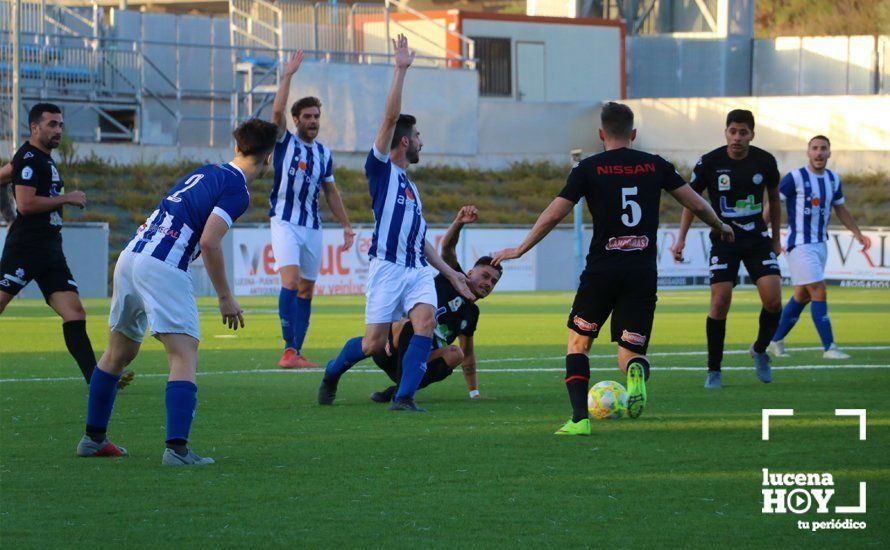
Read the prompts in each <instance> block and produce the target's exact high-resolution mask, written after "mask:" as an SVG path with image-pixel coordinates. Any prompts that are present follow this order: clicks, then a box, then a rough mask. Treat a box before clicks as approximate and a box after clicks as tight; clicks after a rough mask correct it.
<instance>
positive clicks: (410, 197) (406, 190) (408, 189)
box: [405, 186, 414, 202]
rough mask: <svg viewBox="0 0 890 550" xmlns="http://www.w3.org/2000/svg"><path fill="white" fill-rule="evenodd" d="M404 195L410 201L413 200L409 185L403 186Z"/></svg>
mask: <svg viewBox="0 0 890 550" xmlns="http://www.w3.org/2000/svg"><path fill="white" fill-rule="evenodd" d="M405 197H407V199H408V200H409V201H411V202H414V193H412V192H411V188H410V187H407V186H406V187H405Z"/></svg>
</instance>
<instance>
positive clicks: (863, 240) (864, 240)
mask: <svg viewBox="0 0 890 550" xmlns="http://www.w3.org/2000/svg"><path fill="white" fill-rule="evenodd" d="M856 242H857V243H859V244H860V245H861V246H862V250H868V248H869V247H870V246H871V240H869V238H868V237H866V236H865V235H863V234H862V233H859V234H858V235H856Z"/></svg>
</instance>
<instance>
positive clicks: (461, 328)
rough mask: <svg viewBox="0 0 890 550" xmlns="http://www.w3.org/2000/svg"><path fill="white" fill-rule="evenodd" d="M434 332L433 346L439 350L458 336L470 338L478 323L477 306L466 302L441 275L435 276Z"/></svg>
mask: <svg viewBox="0 0 890 550" xmlns="http://www.w3.org/2000/svg"><path fill="white" fill-rule="evenodd" d="M436 301H437V302H438V304H439V307H438V308H437V309H436V330H435V332H434V336H435V341H434V342H433V346H434V347H435V348H441V347H443V346H447V345H449V344H451V343H452V342H454V340H455V339H456V338H457V337H458V336H460V335H464V336H472V335H473V333H474V332H476V324H477V323H478V322H479V306H477V305H476V304H475V303H473V302H471V301H469V300H467V299H466V298H464V297H463V296H461V295H460V293H459V292H458V291H457V289H455V288H454V286H452V284H451V283H450V282H449V281H448V279H446V278H445V277H444V276H443V275H437V276H436Z"/></svg>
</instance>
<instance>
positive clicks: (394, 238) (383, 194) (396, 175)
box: [365, 147, 427, 267]
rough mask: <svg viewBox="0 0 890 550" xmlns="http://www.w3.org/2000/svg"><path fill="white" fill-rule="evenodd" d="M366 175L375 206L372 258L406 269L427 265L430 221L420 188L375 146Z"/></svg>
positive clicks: (369, 252) (369, 155) (370, 155)
mask: <svg viewBox="0 0 890 550" xmlns="http://www.w3.org/2000/svg"><path fill="white" fill-rule="evenodd" d="M365 176H367V178H368V187H369V189H370V191H371V200H372V202H373V207H374V236H373V237H372V238H371V248H370V250H368V255H369V256H370V257H371V258H378V259H380V260H385V261H387V262H392V263H394V264H398V265H403V266H406V267H420V266H426V265H427V262H426V254H425V253H424V250H423V246H424V243H425V242H426V227H427V226H426V220H424V219H423V205H422V204H421V202H420V193H418V192H417V187H416V186H415V185H414V184H413V183H411V180H409V179H408V175H407V174H406V173H405V171H404V170H402V169H401V168H399V167H398V166H396V165H395V164H393V163H392V162H391V161H390V160H389V155H385V154H383V153H381V152H380V151H377V149H376V148H374V147H372V148H371V152H370V153H368V160H367V161H365Z"/></svg>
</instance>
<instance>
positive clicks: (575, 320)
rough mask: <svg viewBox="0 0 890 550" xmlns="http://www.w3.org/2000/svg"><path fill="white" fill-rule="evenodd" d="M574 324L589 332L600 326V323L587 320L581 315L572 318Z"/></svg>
mask: <svg viewBox="0 0 890 550" xmlns="http://www.w3.org/2000/svg"><path fill="white" fill-rule="evenodd" d="M572 324H574V325H575V326H576V327H578V328H580V329H581V330H586V331H588V332H595V331H596V329H597V327H598V325H597V324H596V323H591V322H590V321H585V320H584V319H582V318H581V317H580V316H579V315H575V316H574V317H573V318H572Z"/></svg>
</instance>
